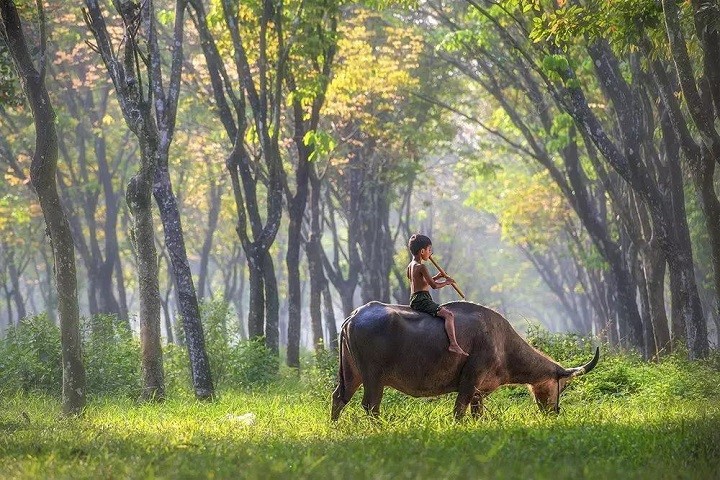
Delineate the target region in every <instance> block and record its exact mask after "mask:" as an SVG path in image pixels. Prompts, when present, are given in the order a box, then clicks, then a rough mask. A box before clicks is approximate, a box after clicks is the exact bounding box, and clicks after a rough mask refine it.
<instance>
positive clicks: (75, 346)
mask: <svg viewBox="0 0 720 480" xmlns="http://www.w3.org/2000/svg"><path fill="white" fill-rule="evenodd" d="M38 8H39V11H38V13H39V16H40V19H41V49H40V51H41V54H42V63H41V66H40V71H39V72H38V70H36V69H35V66H34V65H33V63H32V59H31V57H30V53H29V52H28V48H27V43H26V41H25V36H24V34H23V31H22V25H21V23H20V17H19V16H18V13H17V10H16V8H15V4H14V3H13V2H12V1H11V0H0V14H1V16H2V22H3V27H4V28H3V32H4V33H5V34H6V35H7V38H6V39H5V41H6V43H7V45H8V48H9V51H10V54H11V56H12V58H13V60H14V62H15V66H16V68H17V72H18V76H19V77H20V80H21V82H22V84H23V90H24V91H25V95H26V97H27V99H28V102H29V103H30V107H31V109H32V114H33V120H34V122H35V152H34V154H33V159H32V164H31V166H30V179H31V182H32V186H33V188H34V189H35V192H36V193H37V196H38V199H39V201H40V207H41V209H42V212H43V217H44V218H45V224H46V225H47V233H48V235H49V237H50V243H51V245H52V250H53V259H54V270H55V283H56V287H57V293H58V313H59V317H60V335H61V347H62V369H63V388H62V399H63V400H62V403H63V412H64V413H66V414H73V413H78V412H80V411H81V410H82V409H83V407H84V406H85V368H84V366H83V363H82V354H81V338H80V311H79V306H78V297H77V273H76V269H75V249H74V247H73V239H72V234H71V232H70V225H69V223H68V220H67V217H66V216H65V212H64V211H63V207H62V204H61V203H60V196H59V195H58V190H57V184H56V180H55V174H56V169H57V161H58V143H57V142H58V139H57V131H56V130H55V111H54V110H53V107H52V104H51V102H50V96H49V95H48V92H47V89H46V88H45V78H44V73H45V64H44V57H45V41H46V39H45V25H44V13H43V10H42V3H38Z"/></svg>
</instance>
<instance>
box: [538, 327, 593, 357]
mask: <svg viewBox="0 0 720 480" xmlns="http://www.w3.org/2000/svg"><path fill="white" fill-rule="evenodd" d="M526 339H527V342H528V343H529V344H530V345H532V346H533V347H535V348H537V349H538V350H540V351H541V352H543V353H545V354H547V355H549V356H550V357H552V358H553V359H554V360H555V361H557V362H558V363H560V364H561V365H565V366H577V365H580V364H583V363H586V362H587V361H589V360H590V358H592V355H593V354H594V353H595V345H596V344H597V339H595V338H593V337H590V336H588V337H583V336H581V335H578V334H575V333H552V332H549V331H548V330H546V329H545V328H543V327H542V326H541V325H540V324H536V323H531V324H530V325H528V329H527V336H526Z"/></svg>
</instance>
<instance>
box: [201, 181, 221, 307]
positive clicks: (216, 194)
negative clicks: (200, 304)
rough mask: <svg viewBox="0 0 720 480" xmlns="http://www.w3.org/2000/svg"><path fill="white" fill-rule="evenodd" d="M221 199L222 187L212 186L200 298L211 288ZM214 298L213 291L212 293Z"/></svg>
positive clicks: (203, 249)
mask: <svg viewBox="0 0 720 480" xmlns="http://www.w3.org/2000/svg"><path fill="white" fill-rule="evenodd" d="M208 168H209V167H208ZM220 198H221V186H220V185H216V184H212V185H211V186H210V210H209V211H208V227H207V231H206V232H205V239H204V240H203V245H202V249H201V250H200V273H199V275H198V298H204V297H205V287H206V286H207V287H210V284H209V282H208V264H209V263H210V251H211V249H212V242H213V234H214V233H215V230H217V225H218V220H219V219H220ZM210 295H211V296H212V291H211V292H210Z"/></svg>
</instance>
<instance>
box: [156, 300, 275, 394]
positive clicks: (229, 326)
mask: <svg viewBox="0 0 720 480" xmlns="http://www.w3.org/2000/svg"><path fill="white" fill-rule="evenodd" d="M200 317H201V321H202V324H203V332H204V336H205V350H206V352H207V354H208V359H209V361H210V372H211V374H212V378H213V383H214V385H215V388H216V389H223V388H225V389H232V388H241V389H247V388H250V387H253V386H263V385H268V384H269V383H272V382H273V381H275V380H276V379H277V378H278V370H279V368H280V364H279V359H278V357H277V355H275V354H273V352H272V351H270V350H269V349H268V348H267V347H266V346H265V339H264V338H259V339H254V340H241V339H240V336H239V335H238V333H237V332H238V331H239V327H238V325H237V319H236V318H235V317H234V315H233V312H232V310H231V309H230V306H229V304H228V303H227V302H225V301H223V300H219V299H210V300H206V301H203V302H202V303H201V304H200ZM178 338H180V339H182V338H183V336H181V335H179V336H178ZM164 353H165V358H164V360H165V375H166V382H167V384H168V385H167V386H168V389H170V390H173V389H179V390H183V389H187V388H189V387H190V386H191V383H192V381H191V376H190V361H189V359H188V354H187V348H185V347H181V346H178V345H172V344H170V345H167V346H166V347H165V349H164Z"/></svg>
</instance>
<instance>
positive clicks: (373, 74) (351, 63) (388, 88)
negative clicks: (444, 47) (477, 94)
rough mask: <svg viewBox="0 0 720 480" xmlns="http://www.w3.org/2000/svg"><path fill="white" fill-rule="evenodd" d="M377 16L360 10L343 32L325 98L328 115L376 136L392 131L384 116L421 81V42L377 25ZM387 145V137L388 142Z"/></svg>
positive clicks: (406, 33)
mask: <svg viewBox="0 0 720 480" xmlns="http://www.w3.org/2000/svg"><path fill="white" fill-rule="evenodd" d="M373 15H374V14H372V13H370V12H367V11H363V10H358V11H357V14H356V15H355V16H354V17H353V18H352V19H350V20H348V22H347V23H346V24H343V25H342V26H341V27H340V29H339V34H340V39H339V41H338V59H337V60H338V61H337V65H336V69H335V72H334V76H333V80H332V82H331V84H330V87H329V89H328V94H327V100H326V104H325V108H324V114H325V115H327V116H330V117H336V118H337V122H336V123H337V124H338V125H343V124H349V123H352V124H354V125H358V126H360V128H361V129H362V130H363V131H364V132H366V133H368V134H372V135H377V136H380V137H382V136H385V137H388V135H391V133H392V132H389V131H388V130H387V128H386V127H387V125H385V126H383V121H382V117H384V116H386V115H385V114H387V113H392V112H394V111H395V110H396V109H397V108H398V106H399V105H400V103H401V102H403V101H404V100H405V98H406V96H407V91H408V90H410V89H412V88H413V87H415V86H416V85H417V83H418V81H417V79H416V78H414V77H413V74H412V72H413V70H414V69H416V68H417V67H418V65H419V55H420V52H421V50H422V43H421V39H420V37H419V36H417V35H415V34H413V33H412V32H411V31H410V30H409V29H404V28H398V27H391V26H383V27H378V26H377V25H375V24H376V23H377V22H375V21H374V20H376V19H375V18H374V17H373ZM387 140H388V141H389V138H387Z"/></svg>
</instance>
